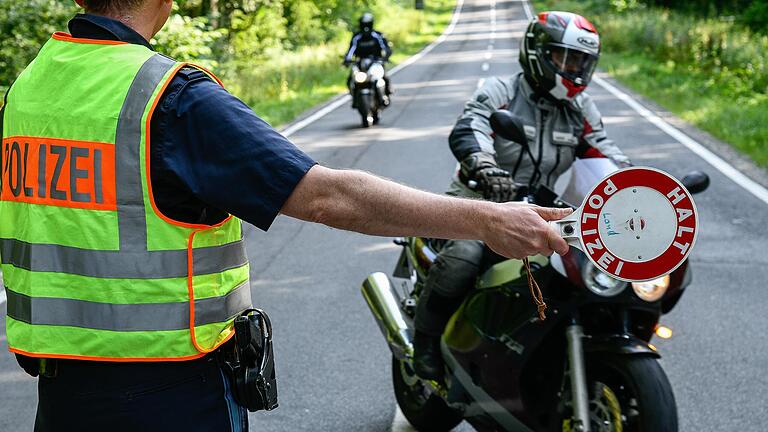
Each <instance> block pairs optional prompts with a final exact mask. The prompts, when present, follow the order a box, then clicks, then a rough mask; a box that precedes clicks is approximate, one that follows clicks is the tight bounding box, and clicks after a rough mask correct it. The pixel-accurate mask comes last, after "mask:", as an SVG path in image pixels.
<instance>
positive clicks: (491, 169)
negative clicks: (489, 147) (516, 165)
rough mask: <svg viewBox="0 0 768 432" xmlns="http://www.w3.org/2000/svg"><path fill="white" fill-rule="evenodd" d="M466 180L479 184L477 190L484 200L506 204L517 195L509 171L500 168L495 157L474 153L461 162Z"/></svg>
mask: <svg viewBox="0 0 768 432" xmlns="http://www.w3.org/2000/svg"><path fill="white" fill-rule="evenodd" d="M461 173H462V175H463V177H464V178H466V179H468V180H470V181H475V182H476V183H477V187H476V190H477V191H478V192H480V193H482V194H483V198H485V199H487V200H489V201H494V202H506V201H509V200H511V199H512V197H513V196H514V193H515V182H514V180H513V179H512V175H511V174H510V173H509V171H506V170H503V169H501V168H499V165H498V164H497V163H496V159H494V157H493V155H491V154H489V153H484V152H476V153H472V154H470V155H469V156H467V157H466V158H464V159H463V160H462V161H461Z"/></svg>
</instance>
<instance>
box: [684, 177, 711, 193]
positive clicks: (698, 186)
mask: <svg viewBox="0 0 768 432" xmlns="http://www.w3.org/2000/svg"><path fill="white" fill-rule="evenodd" d="M680 181H681V182H682V183H683V185H684V186H685V188H686V189H688V191H689V192H690V193H692V194H697V193H701V192H704V191H705V190H707V188H708V187H709V176H708V175H707V173H705V172H702V171H691V172H689V173H688V174H686V176H685V177H683V179H682V180H680Z"/></svg>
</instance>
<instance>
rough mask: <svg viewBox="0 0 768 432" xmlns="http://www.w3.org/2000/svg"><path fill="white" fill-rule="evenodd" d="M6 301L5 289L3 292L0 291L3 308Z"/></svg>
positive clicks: (0, 301) (0, 302) (0, 304)
mask: <svg viewBox="0 0 768 432" xmlns="http://www.w3.org/2000/svg"><path fill="white" fill-rule="evenodd" d="M5 300H6V297H5V289H3V290H2V291H0V306H2V305H3V303H5Z"/></svg>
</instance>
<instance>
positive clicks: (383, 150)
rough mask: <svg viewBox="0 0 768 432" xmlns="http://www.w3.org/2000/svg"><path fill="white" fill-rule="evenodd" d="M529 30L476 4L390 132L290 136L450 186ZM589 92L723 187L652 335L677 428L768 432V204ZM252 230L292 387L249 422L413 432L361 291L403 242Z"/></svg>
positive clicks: (282, 225)
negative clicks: (472, 109)
mask: <svg viewBox="0 0 768 432" xmlns="http://www.w3.org/2000/svg"><path fill="white" fill-rule="evenodd" d="M526 22H527V15H526V13H525V10H524V4H523V3H522V2H520V1H512V0H498V1H495V2H494V1H493V0H466V1H465V3H464V5H463V7H462V8H461V14H460V18H459V20H458V22H457V25H456V27H455V28H454V29H453V32H452V33H451V34H450V35H448V36H447V38H446V39H445V40H444V41H443V42H442V43H441V44H439V45H437V46H436V47H435V48H434V49H433V50H432V51H431V52H429V53H428V54H426V55H425V56H424V57H423V58H421V59H420V60H418V61H416V62H415V63H414V64H412V65H410V66H408V67H407V68H404V69H403V70H402V71H400V72H399V73H398V74H397V75H395V76H394V78H393V83H394V87H395V89H396V94H395V95H394V98H393V100H394V102H393V106H392V107H390V108H389V109H388V110H387V111H385V112H384V115H383V118H382V123H381V124H380V125H379V126H377V127H375V128H372V129H367V130H364V129H361V128H359V127H358V124H359V117H358V116H357V115H356V113H355V112H353V111H351V110H350V109H349V107H348V106H346V105H345V106H343V107H341V108H339V109H336V110H334V111H332V112H330V113H329V114H328V115H326V116H324V117H322V118H321V119H320V120H318V121H316V122H314V123H312V124H310V125H309V126H307V127H305V128H304V129H302V130H300V131H298V132H297V133H295V134H294V135H292V136H291V139H292V140H293V141H294V142H295V143H296V144H297V145H299V146H300V147H301V148H303V149H304V150H306V151H307V152H309V154H311V155H312V156H313V157H314V158H315V159H316V160H318V161H319V162H320V163H322V164H324V165H327V166H331V167H339V168H355V169H362V170H367V171H371V172H373V173H376V174H378V175H381V176H385V177H388V178H392V179H395V180H397V181H400V182H403V183H406V184H409V185H412V186H416V187H419V188H422V189H426V190H431V191H434V192H442V191H443V190H445V188H446V187H447V185H448V182H449V176H450V175H451V173H452V171H453V169H454V168H455V163H456V162H455V160H453V158H452V156H451V154H450V151H449V150H448V146H447V136H448V133H449V132H450V130H451V127H452V125H453V122H454V121H455V120H456V117H457V116H458V114H459V113H460V111H461V109H462V105H463V103H464V101H465V100H466V99H467V98H469V97H470V96H471V94H472V92H473V91H474V90H475V88H476V87H477V85H478V82H479V81H480V80H482V79H483V78H485V77H488V76H493V75H504V76H507V75H511V74H513V73H515V72H516V71H517V70H518V69H519V67H518V65H517V60H516V59H517V46H518V41H519V37H520V36H521V35H522V32H523V30H524V27H525V25H526ZM589 93H590V94H592V96H593V97H594V99H595V100H596V102H597V104H598V107H599V108H600V110H601V111H602V113H603V115H604V122H605V124H606V127H607V128H608V132H609V134H610V135H611V136H612V137H613V138H614V139H615V140H616V141H617V142H618V143H619V145H620V146H621V147H622V148H623V149H625V151H626V152H627V153H628V154H629V155H630V157H631V158H632V159H633V160H634V162H635V163H636V164H644V165H650V166H654V167H658V168H661V169H663V170H666V171H668V172H670V173H672V174H675V175H680V176H682V175H683V174H685V173H686V172H688V171H690V170H694V169H698V170H703V171H705V172H707V173H709V175H710V176H711V178H712V186H711V187H710V188H709V190H708V191H707V192H705V193H703V194H701V195H698V196H697V197H696V202H697V206H698V209H699V212H700V214H701V227H700V236H699V239H698V242H697V245H696V248H695V250H694V251H693V254H692V257H691V263H692V269H693V274H694V283H693V285H692V286H691V287H690V288H689V290H688V291H687V293H686V295H685V296H684V297H683V299H682V301H681V302H680V303H679V304H678V306H677V308H676V309H675V310H674V311H673V312H672V313H671V314H670V315H668V316H667V317H665V319H664V320H663V322H664V323H665V324H667V325H668V326H670V327H671V328H672V329H673V330H674V331H675V336H674V337H673V338H672V339H670V340H666V341H665V340H657V341H655V342H654V343H655V344H656V345H657V347H658V348H659V350H660V351H661V353H662V355H663V359H662V363H663V366H664V368H665V369H666V371H667V373H668V375H669V378H670V381H671V382H672V385H673V386H674V389H675V394H676V397H677V403H678V408H679V413H680V420H681V430H682V431H686V432H701V431H764V430H765V426H764V423H765V421H764V418H765V416H766V414H768V404H767V403H766V398H767V396H766V395H768V377H766V374H765V373H766V368H767V367H768V350H766V347H768V333H766V331H765V329H766V328H768V314H766V313H765V310H764V309H765V306H764V305H765V304H766V302H765V301H764V295H765V292H764V291H762V290H763V289H764V286H765V281H766V280H768V258H766V255H765V254H764V253H762V252H763V249H764V244H765V242H766V240H768V236H766V234H765V233H764V231H762V227H763V224H765V223H766V222H768V202H764V201H761V200H759V199H758V198H756V197H755V196H754V195H753V194H750V193H748V192H747V191H746V190H745V189H744V188H742V187H741V186H739V185H738V184H737V183H736V182H734V181H733V180H731V179H730V178H729V177H726V176H725V175H723V174H722V173H721V172H720V171H717V170H716V169H715V168H714V167H713V166H711V165H709V164H708V163H707V162H705V161H704V160H703V159H702V158H701V157H700V156H698V155H697V154H695V153H693V152H691V151H690V150H689V149H688V148H686V147H684V146H683V145H682V144H680V143H679V142H678V141H676V140H675V139H673V138H672V137H671V136H670V135H668V134H667V133H665V132H663V131H661V130H660V129H659V128H657V127H656V126H654V125H653V124H651V123H650V122H648V121H647V120H646V119H644V118H643V117H641V116H640V115H639V114H638V112H637V111H635V110H633V109H632V108H630V107H629V106H628V105H627V104H626V103H624V102H622V101H621V100H619V99H618V98H617V97H616V96H615V95H614V94H612V93H610V92H608V91H606V90H605V89H604V88H602V87H600V86H599V85H597V84H593V85H592V86H591V87H590V91H589ZM630 95H631V93H630ZM632 97H633V98H635V96H632ZM692 97H693V96H692ZM635 99H636V100H639V101H640V102H641V103H643V102H642V100H640V99H637V98H635ZM651 109H652V108H651ZM652 111H653V109H652ZM662 114H663V113H662ZM694 134H696V132H695V131H694ZM248 228H249V229H248V231H247V239H248V250H249V254H250V257H251V260H252V280H253V284H252V285H253V288H252V290H253V299H254V302H255V304H257V305H258V306H260V307H263V308H265V309H266V310H268V311H269V313H270V315H271V316H272V321H273V325H274V327H275V344H276V356H277V362H278V364H277V367H278V374H279V375H278V377H279V383H280V384H279V385H280V408H279V409H277V410H276V411H274V412H272V413H266V414H264V413H259V414H255V415H252V417H251V424H252V430H259V431H291V432H293V431H313V432H314V431H390V430H408V428H407V427H405V426H404V425H403V422H402V418H401V417H399V416H397V415H396V408H395V401H394V396H393V393H392V386H391V381H390V369H389V364H390V357H389V352H388V349H387V347H386V344H385V343H384V341H383V339H382V337H381V336H380V333H379V331H378V328H377V327H376V324H375V323H374V320H373V318H372V317H371V316H370V313H369V312H368V309H367V307H366V306H365V303H364V301H363V299H362V297H361V296H360V294H359V285H360V283H361V282H362V280H363V279H364V278H365V277H366V276H367V274H368V273H370V272H373V271H386V272H389V271H390V270H391V269H392V267H393V265H394V263H395V260H396V258H397V249H396V247H395V246H394V245H393V244H392V242H391V239H388V238H376V237H366V236H363V235H359V234H353V233H346V232H342V231H338V230H333V229H330V228H326V227H323V226H317V225H312V224H307V223H301V222H298V221H295V220H292V219H289V218H287V217H281V218H279V219H278V220H277V221H276V223H275V224H274V225H273V227H272V228H271V229H270V230H269V232H268V233H262V232H260V231H258V230H256V229H253V228H252V227H250V226H249V227H248ZM0 303H2V302H1V301H0ZM4 314H5V307H4V305H2V304H0V316H4ZM6 348H7V347H6V344H5V330H4V327H2V328H0V431H9V432H10V431H27V430H31V429H32V424H33V420H34V412H35V381H34V380H33V379H32V378H29V377H28V376H26V375H25V374H24V373H23V372H21V370H20V369H19V368H18V367H17V366H16V365H15V361H14V360H13V358H12V357H11V356H10V355H8V354H7V351H6ZM393 423H394V424H393ZM459 430H471V428H469V427H468V426H466V425H464V426H461V427H460V428H459Z"/></svg>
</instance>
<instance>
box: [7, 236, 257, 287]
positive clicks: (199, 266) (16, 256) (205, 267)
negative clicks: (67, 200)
mask: <svg viewBox="0 0 768 432" xmlns="http://www.w3.org/2000/svg"><path fill="white" fill-rule="evenodd" d="M192 256H193V258H194V263H193V265H194V273H195V275H203V274H212V273H221V272H223V271H225V270H229V269H233V268H237V267H240V266H243V265H245V264H246V263H247V262H248V257H247V256H246V253H245V245H244V243H243V240H242V239H241V240H239V241H236V242H234V243H228V244H225V245H221V246H212V247H205V248H196V249H194V251H193V254H192ZM0 257H2V263H3V264H8V265H13V266H14V267H18V268H23V269H26V270H30V271H34V272H55V273H69V274H76V275H81V276H90V277H96V278H121V279H162V278H175V277H186V276H187V251H186V250H171V251H149V252H124V251H100V250H89V249H79V248H73V247H69V246H60V245H50V244H33V243H27V242H23V241H20V240H16V239H4V238H0Z"/></svg>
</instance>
